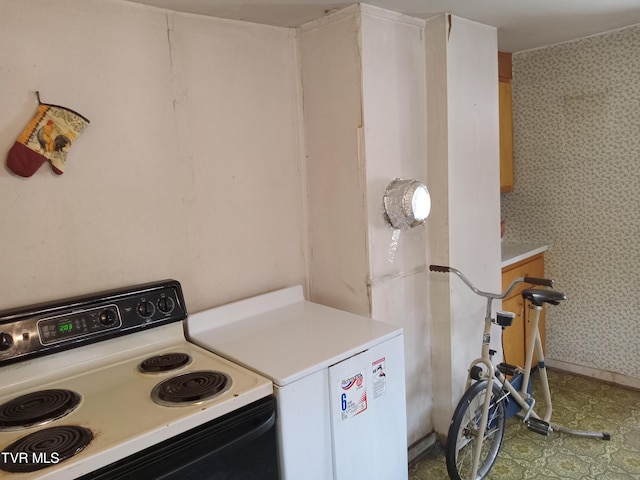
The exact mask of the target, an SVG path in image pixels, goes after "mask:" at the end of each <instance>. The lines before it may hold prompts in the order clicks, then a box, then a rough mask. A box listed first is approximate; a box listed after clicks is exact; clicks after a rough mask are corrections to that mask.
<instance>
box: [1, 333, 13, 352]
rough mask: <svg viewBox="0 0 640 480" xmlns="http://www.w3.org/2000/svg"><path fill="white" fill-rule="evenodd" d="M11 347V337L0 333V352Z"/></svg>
mask: <svg viewBox="0 0 640 480" xmlns="http://www.w3.org/2000/svg"><path fill="white" fill-rule="evenodd" d="M12 346H13V337H12V336H11V335H9V334H8V333H4V332H0V351H4V350H9V349H10V348H11V347H12Z"/></svg>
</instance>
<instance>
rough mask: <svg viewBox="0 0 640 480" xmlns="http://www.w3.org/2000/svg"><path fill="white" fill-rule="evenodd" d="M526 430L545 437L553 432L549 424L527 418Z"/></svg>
mask: <svg viewBox="0 0 640 480" xmlns="http://www.w3.org/2000/svg"><path fill="white" fill-rule="evenodd" d="M527 428H528V429H529V430H531V431H532V432H535V433H539V434H540V435H544V436H545V437H546V436H548V435H549V434H550V433H551V432H552V431H553V430H552V428H551V425H550V424H549V422H545V421H544V420H540V419H538V418H529V419H528V420H527Z"/></svg>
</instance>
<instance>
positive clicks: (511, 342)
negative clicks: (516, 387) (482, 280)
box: [502, 253, 546, 367]
mask: <svg viewBox="0 0 640 480" xmlns="http://www.w3.org/2000/svg"><path fill="white" fill-rule="evenodd" d="M518 277H536V278H544V254H543V253H539V254H537V255H534V256H532V257H529V258H527V259H525V260H522V261H521V262H518V263H514V264H513V265H509V266H507V267H504V268H503V269H502V289H503V291H504V290H505V289H506V288H507V287H508V286H509V285H510V284H511V282H512V281H513V280H514V279H515V278H518ZM532 287H535V285H531V284H528V283H520V284H518V285H517V286H516V288H514V289H513V290H512V292H511V293H510V294H509V296H508V297H507V298H505V299H504V300H502V310H504V311H507V312H513V313H515V314H516V317H515V318H514V319H513V323H512V324H511V326H510V327H507V328H505V329H504V330H503V332H502V347H503V350H504V362H506V363H510V364H512V365H518V366H520V367H524V361H525V356H526V353H527V345H528V342H529V338H530V335H531V326H532V325H531V317H532V315H533V313H534V311H533V310H532V309H530V308H529V305H528V304H529V302H526V303H527V304H526V305H525V302H524V301H523V299H522V295H521V292H522V290H525V289H527V288H532ZM539 330H540V339H541V340H542V348H543V350H544V349H545V340H546V336H545V316H544V308H543V310H542V312H541V313H540V320H539ZM533 353H534V355H533V363H532V364H531V366H532V367H535V366H536V363H537V361H538V355H537V354H536V352H535V350H534V352H533Z"/></svg>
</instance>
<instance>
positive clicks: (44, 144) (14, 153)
mask: <svg viewBox="0 0 640 480" xmlns="http://www.w3.org/2000/svg"><path fill="white" fill-rule="evenodd" d="M36 95H37V96H38V110H37V111H36V114H35V116H34V117H33V118H32V119H31V121H30V122H29V123H28V124H27V126H26V128H25V129H24V130H23V131H22V133H21V134H20V136H19V137H18V139H17V140H16V142H15V143H14V144H13V147H11V150H9V155H8V157H7V166H8V167H9V170H11V171H12V172H13V173H15V174H16V175H20V176H21V177H30V176H31V175H33V174H34V173H35V172H36V170H38V168H40V166H41V165H42V164H43V163H44V162H45V160H49V161H50V162H51V168H52V170H53V171H54V172H55V173H56V174H58V175H61V174H62V173H63V172H64V166H65V162H66V159H67V152H68V151H69V147H70V146H71V143H72V142H73V141H74V140H75V139H76V138H78V137H79V136H80V134H81V133H82V132H83V131H84V129H85V128H86V126H87V125H88V124H89V120H88V119H86V118H85V117H83V116H82V115H80V114H79V113H77V112H74V111H73V110H69V109H68V108H65V107H60V106H58V105H49V104H47V103H42V102H40V94H39V93H38V92H36Z"/></svg>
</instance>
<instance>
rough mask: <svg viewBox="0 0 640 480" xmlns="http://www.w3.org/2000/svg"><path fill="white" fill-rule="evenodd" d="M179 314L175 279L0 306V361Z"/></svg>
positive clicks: (134, 328) (96, 339)
mask: <svg viewBox="0 0 640 480" xmlns="http://www.w3.org/2000/svg"><path fill="white" fill-rule="evenodd" d="M185 318H187V309H186V307H185V304H184V297H183V295H182V287H181V286H180V283H179V282H177V281H176V280H163V281H161V282H153V283H146V284H143V285H136V286H132V287H126V288H121V289H117V290H109V291H107V292H99V293H95V294H90V295H83V296H81V297H74V298H68V299H64V300H59V301H54V302H47V303H42V304H38V305H32V306H28V307H21V308H14V309H10V310H4V311H0V366H1V365H3V364H5V363H11V362H16V361H20V360H26V359H28V358H31V357H33V356H39V355H46V354H49V353H54V352H57V351H60V350H66V349H70V348H75V347H79V346H82V345H85V344H88V343H94V342H99V341H104V340H108V339H110V338H113V337H117V336H121V335H127V334H130V333H134V332H136V331H139V330H142V329H146V328H153V327H157V326H160V325H164V324H167V323H171V322H178V321H181V320H184V319H185Z"/></svg>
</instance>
